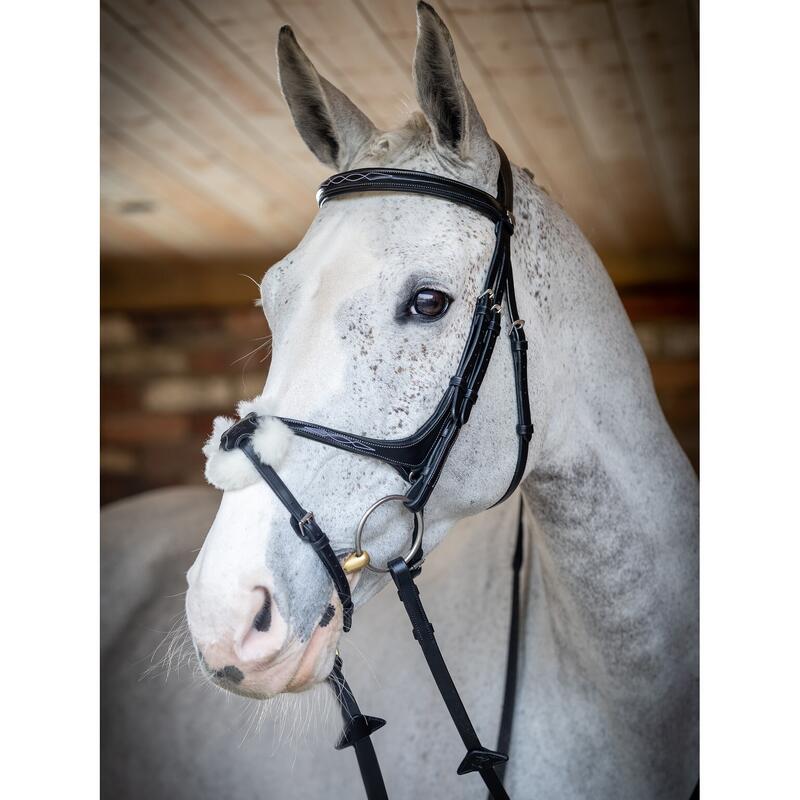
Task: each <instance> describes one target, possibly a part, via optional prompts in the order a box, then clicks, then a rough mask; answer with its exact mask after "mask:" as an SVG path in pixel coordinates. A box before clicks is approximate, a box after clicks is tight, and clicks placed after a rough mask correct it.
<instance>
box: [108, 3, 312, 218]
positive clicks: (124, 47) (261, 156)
mask: <svg viewBox="0 0 800 800" xmlns="http://www.w3.org/2000/svg"><path fill="white" fill-rule="evenodd" d="M101 23H102V30H101V55H102V60H103V63H107V64H109V65H110V66H111V67H112V69H113V70H114V71H115V73H117V74H120V75H122V76H124V77H126V78H128V79H129V80H130V81H131V82H133V83H135V86H136V88H137V89H138V90H139V91H140V92H141V93H142V94H143V95H145V96H146V97H147V98H148V99H149V100H150V102H152V103H155V104H158V105H159V106H161V107H163V108H166V109H169V112H170V113H171V114H173V115H175V116H178V117H180V119H181V120H182V121H183V122H184V123H185V124H186V125H187V126H188V127H190V128H192V129H193V130H194V131H196V132H197V133H198V135H199V136H200V137H202V138H203V139H204V141H206V142H207V143H212V144H213V146H214V147H215V149H216V150H217V152H220V153H224V157H225V159H227V161H228V162H230V163H234V164H236V166H237V167H238V168H239V169H240V170H241V171H242V172H244V173H245V174H247V175H249V176H251V181H258V182H260V183H262V182H263V185H264V186H265V189H266V190H267V191H269V192H270V193H274V194H275V195H276V196H280V197H281V198H282V200H283V202H285V203H286V207H287V209H291V210H294V211H295V212H296V213H300V214H305V215H307V216H310V215H311V214H313V210H314V200H313V196H312V195H311V194H309V193H308V192H303V191H302V188H304V186H305V185H306V182H305V181H304V180H298V178H297V175H296V173H295V172H294V171H292V172H291V173H290V172H289V171H288V170H287V169H284V168H283V167H282V166H280V165H278V163H277V162H276V161H275V156H274V155H270V152H269V147H267V146H265V145H264V144H263V143H261V142H259V143H255V142H254V141H253V140H252V139H251V138H249V137H248V136H247V135H246V134H244V133H243V131H242V130H241V128H240V127H239V125H238V124H237V122H236V119H235V116H236V114H235V112H234V113H233V114H231V113H229V105H227V104H225V103H224V102H223V101H221V100H220V98H218V97H217V96H216V95H215V93H214V92H213V91H212V90H211V89H210V88H209V87H208V86H207V85H206V84H205V83H203V82H202V81H201V80H199V79H198V77H197V76H196V75H193V74H192V73H189V72H187V71H186V70H185V69H184V68H183V67H182V66H181V65H180V64H179V63H177V62H175V60H174V59H172V57H171V56H170V55H169V54H168V53H165V52H163V51H162V50H161V49H160V48H158V47H157V46H155V45H153V44H152V43H150V42H149V41H147V40H145V39H142V38H141V37H139V38H137V36H136V35H135V34H134V33H133V32H132V31H131V30H130V29H129V28H127V27H125V25H123V24H122V23H121V22H120V21H119V19H118V18H116V17H115V16H113V15H112V14H111V13H110V12H108V11H107V10H105V9H104V11H103V13H102V15H101ZM287 113H288V112H287ZM307 185H308V186H310V187H314V186H315V185H316V181H315V180H308V183H307Z"/></svg>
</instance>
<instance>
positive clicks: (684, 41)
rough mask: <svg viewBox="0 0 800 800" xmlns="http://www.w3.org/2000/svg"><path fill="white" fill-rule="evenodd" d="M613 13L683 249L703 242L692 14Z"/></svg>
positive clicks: (661, 9)
mask: <svg viewBox="0 0 800 800" xmlns="http://www.w3.org/2000/svg"><path fill="white" fill-rule="evenodd" d="M610 9H611V11H612V14H613V16H614V19H615V21H616V24H617V29H618V36H619V38H620V40H621V45H622V47H623V48H624V49H625V52H626V56H627V58H628V60H629V62H630V76H631V80H632V81H633V83H634V84H635V86H636V91H637V94H638V96H639V98H640V105H641V108H642V116H643V118H644V120H645V123H646V124H647V126H648V128H649V129H650V130H651V131H652V137H653V150H654V153H653V161H654V163H655V165H656V167H657V169H658V172H659V177H660V181H661V185H662V187H663V192H664V195H665V199H666V202H667V204H668V207H669V208H670V211H671V214H672V217H673V219H674V221H675V225H676V228H677V230H678V234H679V241H680V243H681V244H682V245H683V246H694V245H696V244H697V240H698V226H697V214H698V198H697V181H698V174H697V163H698V151H699V120H698V109H699V94H698V93H699V80H698V66H697V58H696V52H695V43H694V36H695V32H694V30H693V29H692V24H693V20H692V18H691V13H690V12H691V9H690V8H687V7H684V6H683V5H682V4H679V3H674V2H639V3H636V4H631V3H630V2H623V1H622V0H614V2H612V4H611V5H610Z"/></svg>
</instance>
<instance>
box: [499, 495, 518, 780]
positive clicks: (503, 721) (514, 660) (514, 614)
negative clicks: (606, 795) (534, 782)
mask: <svg viewBox="0 0 800 800" xmlns="http://www.w3.org/2000/svg"><path fill="white" fill-rule="evenodd" d="M523 512H524V506H523V501H522V497H520V498H519V511H518V512H517V515H518V516H517V543H516V545H515V547H514V557H513V559H512V561H511V572H512V576H513V577H512V579H511V621H510V623H509V625H508V648H507V650H508V651H507V653H506V682H505V688H504V689H503V710H502V713H501V714H500V730H499V731H498V733H497V749H498V750H499V751H500V752H501V753H508V752H509V751H510V749H511V732H512V729H513V726H514V708H515V706H516V702H517V672H518V668H519V617H520V582H521V581H520V573H521V572H522V562H523V560H524V557H525V553H524V539H525V522H524V520H523ZM507 763H508V762H507V761H504V762H503V763H502V764H498V765H497V768H496V769H495V772H496V773H497V777H498V778H499V779H500V780H501V781H502V780H503V778H504V777H505V773H506V764H507Z"/></svg>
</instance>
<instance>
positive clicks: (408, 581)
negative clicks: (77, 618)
mask: <svg viewBox="0 0 800 800" xmlns="http://www.w3.org/2000/svg"><path fill="white" fill-rule="evenodd" d="M497 151H498V154H499V156H500V171H499V174H498V179H497V197H492V195H490V194H488V193H486V192H484V191H481V190H480V189H476V188H475V187H473V186H469V185H468V184H464V183H460V182H458V181H455V180H452V179H450V178H444V177H441V176H439V175H432V174H429V173H426V172H416V171H413V170H404V169H383V168H369V169H363V170H350V171H348V172H342V173H339V174H337V175H333V176H331V177H330V178H328V179H327V180H326V181H324V182H323V183H322V185H321V186H320V188H319V191H318V192H317V202H318V203H319V205H320V207H321V206H323V205H324V204H325V203H326V202H329V201H331V200H333V199H335V198H336V197H339V196H341V195H344V194H351V193H355V192H359V193H360V192H388V191H394V192H410V193H417V194H425V195H431V196H433V197H439V198H443V199H445V200H449V201H451V202H453V203H458V204H459V205H464V206H467V207H469V208H472V209H474V210H475V211H478V212H479V213H480V214H482V215H483V216H485V217H487V218H488V219H490V220H491V221H492V222H493V223H494V232H495V245H494V251H493V253H492V259H491V262H490V264H489V269H488V271H487V275H486V279H485V281H484V284H483V289H482V291H481V293H480V295H479V296H478V297H477V300H476V305H475V311H474V313H473V316H472V321H471V324H470V329H469V333H468V335H467V340H466V344H465V346H464V351H463V353H462V355H461V359H460V361H459V364H458V368H457V369H456V372H455V374H454V375H453V376H452V378H451V379H450V383H449V385H448V387H447V390H446V391H445V393H444V396H443V397H442V399H441V401H440V402H439V404H438V405H437V406H436V409H435V410H434V412H433V414H431V416H430V417H429V418H428V419H427V420H426V422H425V423H423V425H422V426H421V427H420V428H419V429H418V430H417V431H416V432H415V433H414V434H412V435H411V436H407V437H405V438H403V439H392V440H385V439H371V438H367V437H364V436H358V435H356V434H352V433H345V432H343V431H338V430H335V429H333V428H328V427H325V426H323V425H317V424H315V423H310V422H304V421H301V420H296V419H290V418H284V417H279V419H281V421H282V422H284V423H285V424H286V425H287V426H288V427H289V428H291V429H292V430H293V431H294V432H295V433H296V434H297V435H298V436H302V437H304V438H307V439H312V440H314V441H317V442H320V443H322V444H327V445H330V446H332V447H337V448H339V449H341V450H347V451H349V452H351V453H356V454H358V455H363V456H369V457H371V458H376V459H378V460H379V461H383V462H385V463H387V464H390V465H391V466H392V467H394V468H395V470H397V472H398V473H399V474H400V475H401V476H402V477H403V479H404V480H406V481H408V483H409V487H408V489H407V491H406V493H405V495H402V496H389V497H388V498H382V499H381V500H380V501H378V503H376V504H374V505H373V506H371V507H370V508H369V509H368V510H367V512H366V513H365V514H364V517H362V520H361V523H360V524H359V527H358V531H357V536H356V543H357V546H356V550H355V552H354V553H353V554H352V555H351V556H350V558H348V559H347V560H346V561H345V564H344V567H343V566H342V564H341V563H340V561H339V556H338V555H337V554H336V553H335V552H334V550H333V548H332V547H331V543H330V540H329V539H328V537H327V536H326V535H325V533H324V532H323V531H322V530H321V528H320V527H319V525H317V523H316V521H315V519H314V515H313V514H312V513H310V512H308V511H306V510H305V509H304V508H303V507H302V506H301V505H300V504H299V503H298V502H297V500H296V499H295V497H294V495H293V494H292V493H291V491H290V490H289V489H288V487H287V486H286V484H285V483H284V482H283V481H282V480H281V478H280V476H279V475H278V474H277V472H276V471H275V470H274V469H273V468H272V467H271V466H269V465H268V464H264V463H263V462H262V461H261V459H260V457H259V456H258V455H257V453H256V452H255V450H254V448H253V445H252V437H253V434H254V433H255V431H256V429H257V428H258V425H259V422H260V419H259V417H258V416H257V415H256V414H255V413H251V414H248V415H247V416H246V417H244V418H243V419H241V420H240V421H239V422H237V423H236V424H235V425H233V426H232V427H231V428H229V429H228V430H227V431H226V432H225V433H224V434H223V435H222V438H221V441H220V447H221V448H222V449H223V450H228V451H230V450H233V449H235V448H239V449H240V450H242V452H243V453H244V454H245V455H246V456H247V458H248V459H249V460H250V461H251V462H252V464H253V466H254V467H255V468H256V470H257V471H258V473H259V475H260V476H261V477H262V478H263V479H264V481H266V483H267V484H268V485H269V487H270V488H271V489H272V491H273V492H274V493H275V495H276V496H277V497H278V499H279V500H280V501H281V503H283V505H284V506H285V507H286V510H287V511H288V512H289V515H290V523H291V526H292V528H293V529H294V531H295V533H296V534H297V535H298V536H299V537H300V538H301V539H302V540H303V541H304V542H306V543H308V544H310V545H311V546H312V547H313V548H314V550H315V551H316V553H317V555H318V556H319V558H320V559H321V561H322V563H323V565H324V566H325V569H326V570H327V572H328V574H329V575H330V578H331V580H332V582H333V585H334V587H335V589H336V592H337V593H338V595H339V599H340V601H341V604H342V614H343V630H344V631H345V632H346V631H348V630H350V626H351V623H352V613H353V600H352V597H351V594H350V585H349V583H348V581H347V576H346V574H345V571H346V570H347V571H354V570H355V569H360V568H361V567H362V566H368V564H369V557H368V555H367V554H366V552H363V551H362V548H361V532H362V529H363V526H364V523H365V521H366V519H367V517H368V516H369V515H370V514H371V513H372V511H374V509H375V508H376V507H377V506H378V505H379V504H380V503H382V502H385V501H387V500H391V499H397V500H402V502H403V503H404V504H405V506H406V508H408V510H409V511H411V512H413V513H414V537H413V538H414V544H413V546H412V548H411V551H410V553H409V554H408V555H407V556H406V557H405V558H394V559H393V560H391V561H390V562H389V563H388V564H387V565H386V569H380V568H375V567H369V568H370V569H377V571H384V572H389V573H390V574H391V576H392V579H393V580H394V582H395V585H396V586H397V590H398V595H399V597H400V599H401V601H402V602H403V605H404V607H405V609H406V612H407V613H408V617H409V619H410V620H411V625H412V630H413V633H414V638H415V639H416V640H417V641H418V642H419V645H420V647H421V648H422V651H423V654H424V656H425V659H426V661H427V662H428V666H429V667H430V669H431V673H432V674H433V677H434V680H435V681H436V685H437V687H438V688H439V691H440V693H441V695H442V698H443V700H444V702H445V704H446V706H447V709H448V711H449V712H450V715H451V717H452V719H453V722H454V723H455V726H456V728H457V730H458V732H459V734H460V736H461V738H462V740H463V742H464V746H465V747H466V749H467V754H466V756H465V757H464V759H463V761H462V762H461V764H460V765H459V767H458V770H457V772H458V774H459V775H463V774H466V773H468V772H478V773H479V774H480V776H481V777H482V778H483V780H484V782H485V783H486V786H487V787H488V789H489V793H490V796H491V797H493V798H507V797H508V795H507V794H506V792H505V789H504V788H503V785H502V781H501V777H502V774H503V772H504V768H505V762H506V761H507V760H508V755H507V754H506V752H505V751H506V750H507V749H508V746H509V743H510V738H511V723H512V717H513V708H514V696H515V689H516V670H517V649H518V629H519V573H520V569H521V565H522V539H523V527H522V508H521V506H520V515H519V523H518V530H517V544H516V549H515V554H514V562H513V575H514V580H513V596H512V610H511V625H510V631H509V643H508V658H507V664H506V686H505V695H504V701H503V712H502V717H501V725H500V735H499V742H500V744H499V745H498V751H499V752H495V751H492V750H488V749H487V748H485V747H483V745H482V744H481V742H480V740H479V738H478V735H477V733H476V732H475V729H474V728H473V726H472V723H471V721H470V719H469V716H468V715H467V712H466V709H465V708H464V705H463V703H462V702H461V698H460V697H459V695H458V691H457V690H456V687H455V684H454V683H453V680H452V678H451V677H450V673H449V672H448V670H447V666H446V664H445V662H444V659H443V657H442V654H441V651H440V650H439V646H438V644H437V642H436V638H435V636H434V632H433V626H432V625H431V623H430V622H429V621H428V618H427V616H426V614H425V609H424V608H423V606H422V602H421V600H420V597H419V590H418V589H417V586H416V584H415V583H414V579H415V577H416V576H417V575H418V574H419V572H420V570H421V558H422V549H421V542H422V532H423V516H422V514H423V511H424V509H425V505H426V504H427V502H428V500H429V498H430V496H431V493H432V492H433V490H434V489H435V488H436V484H437V482H438V480H439V477H440V476H441V473H442V469H443V467H444V464H445V462H446V460H447V457H448V455H449V453H450V450H451V448H452V447H453V444H454V443H455V440H456V438H457V437H458V434H459V431H460V430H461V428H462V427H463V426H464V425H465V424H466V423H467V421H468V420H469V417H470V413H471V411H472V407H473V406H474V405H475V403H476V402H477V400H478V391H479V390H480V387H481V384H482V382H483V379H484V377H485V375H486V370H487V368H488V366H489V361H490V360H491V357H492V353H493V351H494V346H495V342H496V340H497V336H498V334H499V333H500V330H501V327H502V310H503V302H505V306H506V309H507V312H508V316H509V320H510V323H509V339H510V342H511V353H512V358H513V365H514V383H515V390H516V403H517V428H516V430H517V439H518V450H517V464H516V467H515V469H514V474H513V476H512V478H511V482H510V484H509V486H508V489H507V490H506V492H505V493H504V495H503V496H502V497H501V498H500V499H499V500H498V501H497V503H502V502H503V501H504V500H506V499H507V498H508V497H510V496H511V494H512V493H513V492H514V490H515V489H516V488H517V486H518V485H519V483H520V481H521V480H522V476H523V473H524V470H525V464H526V462H527V457H528V444H529V442H530V440H531V437H532V435H533V425H532V424H531V415H530V403H529V400H528V381H527V360H526V359H527V356H526V351H527V349H528V343H527V341H526V338H525V333H524V330H523V326H524V321H523V320H521V319H519V313H518V310H517V303H516V297H515V294H514V274H513V270H512V267H511V236H512V234H513V232H514V215H513V207H514V199H513V178H512V174H511V167H510V165H509V162H508V159H507V157H506V155H505V153H504V152H503V150H502V148H500V146H499V145H498V146H497ZM497 503H495V505H497ZM353 565H354V566H353ZM328 681H329V683H330V685H331V686H332V687H333V689H334V690H335V692H336V694H337V697H338V699H339V703H340V706H341V710H342V718H343V720H344V730H343V733H342V735H341V737H340V739H339V742H338V743H337V745H336V747H337V749H341V748H344V747H349V746H353V747H354V748H355V751H356V756H357V759H358V764H359V768H360V770H361V775H362V778H363V780H364V786H365V789H366V791H367V796H368V798H370V800H376V799H378V798H385V797H386V796H387V795H386V789H385V786H384V783H383V778H382V775H381V771H380V767H379V765H378V761H377V758H376V756H375V750H374V748H373V746H372V743H371V741H370V738H369V737H370V736H371V735H372V733H374V732H375V731H376V730H378V728H380V727H382V726H383V725H384V724H385V722H384V720H382V719H378V718H377V717H369V716H366V715H364V714H362V713H361V711H360V710H359V707H358V704H357V703H356V701H355V698H354V697H353V693H352V692H351V691H350V687H349V686H348V684H347V681H346V680H345V678H344V675H343V673H342V662H341V659H340V658H339V656H338V655H337V656H336V661H335V664H334V668H333V671H332V672H331V674H330V676H329V678H328Z"/></svg>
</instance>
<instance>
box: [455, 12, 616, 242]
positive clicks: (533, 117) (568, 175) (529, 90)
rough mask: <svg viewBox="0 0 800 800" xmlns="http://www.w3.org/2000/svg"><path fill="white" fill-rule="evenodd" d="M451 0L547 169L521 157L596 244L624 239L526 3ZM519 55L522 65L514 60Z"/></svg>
mask: <svg viewBox="0 0 800 800" xmlns="http://www.w3.org/2000/svg"><path fill="white" fill-rule="evenodd" d="M447 8H448V9H452V12H451V18H452V22H453V23H455V24H454V27H455V28H457V29H458V30H459V31H460V33H461V36H462V38H463V39H465V40H468V41H469V43H470V46H471V47H472V48H473V56H472V57H473V58H474V59H475V60H476V61H478V62H480V63H482V69H483V70H484V71H485V72H486V74H487V75H489V76H490V79H491V81H492V91H493V93H494V94H495V95H497V96H498V97H500V98H502V100H503V107H504V109H505V110H504V112H503V113H505V114H507V115H508V116H509V117H511V118H513V119H514V120H515V123H516V126H517V127H518V128H519V129H520V131H522V132H523V135H524V136H525V138H526V140H527V142H528V146H527V150H528V152H530V151H531V150H532V149H533V148H534V147H535V152H536V154H537V155H538V158H537V159H536V161H538V162H539V164H541V163H544V164H545V165H546V167H547V169H546V170H545V171H541V170H540V169H539V168H537V164H536V161H529V160H527V159H524V160H522V161H521V163H523V164H528V165H529V166H531V167H532V170H533V172H534V174H535V175H536V176H537V181H538V182H539V183H540V184H542V185H544V186H545V187H546V188H547V189H548V191H550V193H551V194H552V195H553V196H554V197H555V199H556V200H558V201H559V202H560V203H561V204H562V205H563V206H564V207H565V208H566V210H567V211H568V212H569V213H570V214H571V215H572V216H574V217H575V219H576V221H578V223H579V224H580V226H581V228H582V229H583V230H584V231H585V232H586V233H587V235H588V236H590V238H591V240H592V242H593V243H594V244H595V245H596V246H598V247H603V248H613V249H619V248H622V247H625V246H627V233H626V230H625V229H624V228H623V226H622V225H621V221H620V219H619V215H618V214H617V213H616V212H615V210H614V208H613V207H612V206H611V205H610V204H609V203H608V202H607V199H606V197H605V193H604V189H603V187H602V186H600V185H598V182H597V176H596V168H595V167H594V165H593V164H592V163H591V162H590V160H589V159H588V157H587V154H586V152H585V151H584V148H583V144H582V142H581V140H580V137H579V136H578V135H577V132H576V131H575V130H574V125H573V122H572V120H571V118H570V114H569V109H568V108H566V107H565V105H564V103H563V99H562V97H561V94H560V91H559V87H558V84H557V83H556V81H555V80H554V77H553V75H552V66H551V63H550V61H549V60H548V55H549V54H548V53H547V52H546V50H545V49H544V48H543V47H542V44H541V42H540V41H539V39H538V36H537V32H536V30H535V29H534V28H533V27H532V26H531V24H530V21H529V19H528V12H527V10H526V9H525V8H524V7H523V5H522V3H521V2H512V3H503V4H502V5H500V6H498V5H496V4H491V3H487V2H485V1H484V2H474V3H466V2H462V1H461V0H456V2H454V0H448V2H447ZM448 21H451V20H450V19H448ZM509 54H510V55H509ZM515 61H518V62H519V64H520V66H519V68H515V67H514V63H515ZM504 144H505V142H504ZM598 198H602V200H598Z"/></svg>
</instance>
